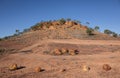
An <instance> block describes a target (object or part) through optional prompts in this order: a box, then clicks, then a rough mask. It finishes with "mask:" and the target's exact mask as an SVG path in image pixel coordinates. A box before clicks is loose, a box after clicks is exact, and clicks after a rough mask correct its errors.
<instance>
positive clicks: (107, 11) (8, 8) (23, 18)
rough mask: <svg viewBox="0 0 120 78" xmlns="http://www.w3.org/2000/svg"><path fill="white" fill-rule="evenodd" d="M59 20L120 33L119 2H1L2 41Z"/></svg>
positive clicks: (76, 0) (8, 0) (13, 0)
mask: <svg viewBox="0 0 120 78" xmlns="http://www.w3.org/2000/svg"><path fill="white" fill-rule="evenodd" d="M60 18H71V19H73V20H74V19H75V20H80V21H81V22H82V23H83V24H85V23H86V22H90V27H94V26H96V25H97V26H100V29H101V31H103V30H104V29H110V30H112V31H115V32H117V33H120V0H0V37H4V36H8V35H12V34H14V33H15V30H16V29H19V30H20V31H22V30H23V29H25V28H29V27H31V26H32V25H34V24H36V23H37V22H40V21H41V20H44V21H47V20H54V19H60Z"/></svg>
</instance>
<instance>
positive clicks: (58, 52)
mask: <svg viewBox="0 0 120 78" xmlns="http://www.w3.org/2000/svg"><path fill="white" fill-rule="evenodd" d="M52 54H54V55H61V54H62V53H61V50H60V49H54V50H53V53H52Z"/></svg>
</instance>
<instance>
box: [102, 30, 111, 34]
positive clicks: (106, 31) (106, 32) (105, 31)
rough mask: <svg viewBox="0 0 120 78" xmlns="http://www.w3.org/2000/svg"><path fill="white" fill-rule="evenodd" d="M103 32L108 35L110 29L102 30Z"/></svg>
mask: <svg viewBox="0 0 120 78" xmlns="http://www.w3.org/2000/svg"><path fill="white" fill-rule="evenodd" d="M104 33H105V34H108V35H110V34H112V31H110V30H108V29H106V30H104Z"/></svg>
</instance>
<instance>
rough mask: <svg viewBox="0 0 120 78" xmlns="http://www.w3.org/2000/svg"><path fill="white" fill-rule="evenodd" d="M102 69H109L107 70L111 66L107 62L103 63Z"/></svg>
mask: <svg viewBox="0 0 120 78" xmlns="http://www.w3.org/2000/svg"><path fill="white" fill-rule="evenodd" d="M103 70H105V71H109V70H111V66H110V65H109V64H104V65H103Z"/></svg>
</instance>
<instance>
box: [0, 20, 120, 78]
mask: <svg viewBox="0 0 120 78" xmlns="http://www.w3.org/2000/svg"><path fill="white" fill-rule="evenodd" d="M107 32H108V31H107ZM17 33H19V32H17ZM0 78H120V37H117V35H116V34H115V33H114V34H113V36H112V35H109V34H106V33H101V32H99V31H97V30H95V29H91V28H89V27H87V26H84V25H81V24H80V23H77V22H76V21H66V20H64V19H61V20H58V21H52V22H51V21H48V22H41V23H38V24H36V25H35V26H32V27H31V28H30V29H29V31H27V32H23V33H19V34H15V35H13V36H8V37H5V38H3V39H1V41H0Z"/></svg>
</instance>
